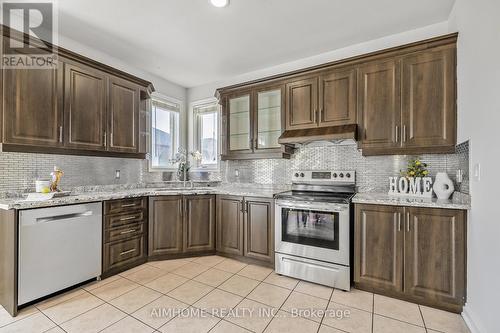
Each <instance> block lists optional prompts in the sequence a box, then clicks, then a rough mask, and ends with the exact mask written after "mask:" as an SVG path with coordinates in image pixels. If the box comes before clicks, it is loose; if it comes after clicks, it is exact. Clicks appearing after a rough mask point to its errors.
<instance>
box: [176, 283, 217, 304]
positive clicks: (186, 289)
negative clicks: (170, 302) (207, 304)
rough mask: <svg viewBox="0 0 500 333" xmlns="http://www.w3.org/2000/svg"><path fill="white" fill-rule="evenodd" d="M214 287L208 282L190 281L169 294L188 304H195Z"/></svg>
mask: <svg viewBox="0 0 500 333" xmlns="http://www.w3.org/2000/svg"><path fill="white" fill-rule="evenodd" d="M213 289H214V288H213V287H210V286H207V285H206V284H203V283H200V282H196V281H188V282H186V283H184V284H183V285H181V286H179V287H177V288H175V289H174V290H172V291H171V292H169V293H168V296H170V297H173V298H175V299H178V300H179V301H181V302H184V303H187V304H194V303H195V302H196V301H197V300H199V299H200V298H202V297H203V296H205V295H206V294H208V293H209V292H210V291H212V290H213Z"/></svg>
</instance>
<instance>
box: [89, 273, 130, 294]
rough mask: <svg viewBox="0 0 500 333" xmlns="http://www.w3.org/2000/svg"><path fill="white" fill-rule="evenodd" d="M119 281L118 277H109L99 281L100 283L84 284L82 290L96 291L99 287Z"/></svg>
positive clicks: (119, 277)
mask: <svg viewBox="0 0 500 333" xmlns="http://www.w3.org/2000/svg"><path fill="white" fill-rule="evenodd" d="M119 279H121V276H120V275H113V276H110V277H109V278H106V279H104V280H101V281H92V282H90V283H88V284H86V285H85V286H83V289H85V290H87V291H91V290H94V289H97V288H99V287H102V286H104V285H106V284H108V283H111V282H113V281H116V280H119Z"/></svg>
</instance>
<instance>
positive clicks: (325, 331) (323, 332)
mask: <svg viewBox="0 0 500 333" xmlns="http://www.w3.org/2000/svg"><path fill="white" fill-rule="evenodd" d="M318 333H345V331H341V330H338V329H336V328H333V327H330V326H326V325H321V326H320V328H319V331H318Z"/></svg>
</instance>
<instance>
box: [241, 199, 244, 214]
mask: <svg viewBox="0 0 500 333" xmlns="http://www.w3.org/2000/svg"><path fill="white" fill-rule="evenodd" d="M240 203H241V210H240V211H241V213H243V214H244V213H245V200H241V201H240Z"/></svg>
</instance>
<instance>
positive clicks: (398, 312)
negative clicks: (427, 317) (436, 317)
mask: <svg viewBox="0 0 500 333" xmlns="http://www.w3.org/2000/svg"><path fill="white" fill-rule="evenodd" d="M373 312H374V313H376V314H379V315H382V316H386V317H390V318H394V319H397V320H401V321H404V322H407V323H410V324H414V325H418V326H424V321H423V320H422V315H421V314H420V310H419V308H418V305H417V304H414V303H410V302H405V301H401V300H399V299H395V298H391V297H386V296H382V295H375V298H374V304H373Z"/></svg>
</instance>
